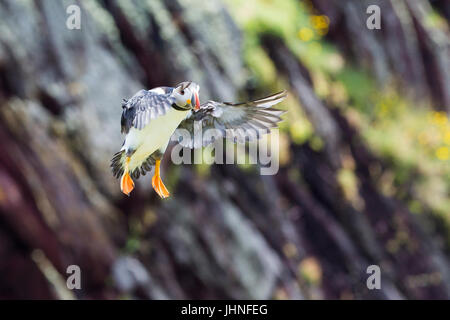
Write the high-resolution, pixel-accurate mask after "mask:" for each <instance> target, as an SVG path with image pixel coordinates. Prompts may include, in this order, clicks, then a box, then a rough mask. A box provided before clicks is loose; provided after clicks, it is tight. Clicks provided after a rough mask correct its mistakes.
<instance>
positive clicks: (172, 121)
mask: <svg viewBox="0 0 450 320" xmlns="http://www.w3.org/2000/svg"><path fill="white" fill-rule="evenodd" d="M188 112H189V111H178V110H175V109H173V108H171V109H170V110H169V111H168V112H167V113H166V114H165V115H163V116H159V117H158V118H156V119H152V120H150V123H149V124H148V125H147V126H145V127H144V128H143V129H142V130H137V129H135V128H134V127H132V128H131V129H130V131H129V132H128V134H127V136H126V138H125V144H124V145H123V147H122V150H125V151H128V150H130V149H132V150H136V151H135V152H134V154H133V155H132V156H131V159H130V164H129V169H130V170H131V171H132V170H134V169H135V168H137V167H139V166H140V165H141V163H142V162H143V161H144V160H146V159H147V157H148V156H149V155H151V154H152V153H153V152H155V151H156V150H158V149H159V148H161V147H164V146H166V145H167V143H168V142H169V139H170V137H171V136H172V134H173V132H174V131H175V129H176V128H177V127H178V125H179V124H180V122H181V121H183V120H184V119H185V118H186V115H187V114H188Z"/></svg>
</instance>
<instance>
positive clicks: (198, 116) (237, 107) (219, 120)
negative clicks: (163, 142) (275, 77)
mask: <svg viewBox="0 0 450 320" xmlns="http://www.w3.org/2000/svg"><path fill="white" fill-rule="evenodd" d="M286 96H287V92H286V91H282V92H279V93H276V94H273V95H271V96H268V97H265V98H263V99H259V100H255V101H249V102H244V103H235V104H234V103H228V102H215V101H208V102H206V103H204V104H202V105H201V106H200V109H199V110H197V111H194V110H193V111H192V112H191V114H190V116H188V117H187V118H186V119H185V120H183V121H182V122H181V124H180V125H179V126H178V129H177V130H176V131H175V133H174V136H173V137H172V140H175V141H178V143H179V144H181V145H182V146H183V147H188V148H201V147H205V146H207V145H209V144H211V143H213V142H214V141H215V140H217V139H220V138H224V137H225V138H232V139H234V141H235V142H245V141H249V140H254V139H259V138H260V137H261V135H262V134H264V133H268V132H269V131H270V128H274V127H276V126H277V123H278V122H279V121H281V118H280V116H281V115H282V114H283V113H284V111H282V110H278V109H275V108H272V106H273V105H275V104H277V103H279V102H281V101H282V100H283V99H284V98H286ZM200 131H201V136H199V132H200ZM194 134H197V136H194Z"/></svg>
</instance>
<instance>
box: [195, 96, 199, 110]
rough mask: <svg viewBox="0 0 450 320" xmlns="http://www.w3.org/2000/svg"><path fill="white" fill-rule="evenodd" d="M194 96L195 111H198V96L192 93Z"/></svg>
mask: <svg viewBox="0 0 450 320" xmlns="http://www.w3.org/2000/svg"><path fill="white" fill-rule="evenodd" d="M194 96H195V108H194V109H195V110H198V109H200V100H199V99H198V94H197V93H194Z"/></svg>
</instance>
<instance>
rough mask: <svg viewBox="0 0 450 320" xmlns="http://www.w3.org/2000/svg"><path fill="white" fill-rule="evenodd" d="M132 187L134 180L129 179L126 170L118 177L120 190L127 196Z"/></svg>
mask: <svg viewBox="0 0 450 320" xmlns="http://www.w3.org/2000/svg"><path fill="white" fill-rule="evenodd" d="M133 189H134V181H133V179H131V177H130V174H129V173H128V172H126V173H124V174H123V175H122V178H121V179H120V190H122V192H123V193H125V194H126V195H127V196H129V195H130V192H131V191H133Z"/></svg>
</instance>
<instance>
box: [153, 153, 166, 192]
mask: <svg viewBox="0 0 450 320" xmlns="http://www.w3.org/2000/svg"><path fill="white" fill-rule="evenodd" d="M160 165H161V160H156V164H155V174H154V175H153V178H152V186H153V189H155V191H156V193H157V194H158V195H159V196H160V197H161V198H163V199H164V198H167V197H169V196H170V193H169V191H167V188H166V186H165V185H164V183H163V182H162V180H161V176H160V172H159V167H160Z"/></svg>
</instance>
